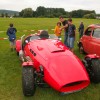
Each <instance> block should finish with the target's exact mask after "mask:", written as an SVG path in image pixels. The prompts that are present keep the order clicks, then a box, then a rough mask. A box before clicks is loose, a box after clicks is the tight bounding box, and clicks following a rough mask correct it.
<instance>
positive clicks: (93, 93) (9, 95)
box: [0, 18, 100, 100]
mask: <svg viewBox="0 0 100 100" xmlns="http://www.w3.org/2000/svg"><path fill="white" fill-rule="evenodd" d="M58 21H59V19H57V18H13V19H10V18H0V38H1V37H7V36H6V30H7V28H8V25H9V23H14V25H15V27H16V28H17V30H18V32H17V39H19V37H21V36H22V35H23V34H26V35H27V34H30V33H31V34H32V33H35V32H36V31H34V32H30V30H40V29H45V30H47V29H48V31H49V33H53V31H52V30H51V29H54V27H55V25H56V23H57V22H58ZM81 21H83V22H84V25H85V28H86V27H87V26H88V25H90V24H92V23H95V24H96V23H99V24H100V20H96V19H73V23H74V24H75V25H76V28H77V30H78V27H79V24H80V22H81ZM25 30H28V31H25ZM78 37H79V36H78V31H77V38H76V41H78V40H79V38H78ZM62 38H63V36H62ZM75 54H76V55H77V56H78V57H79V58H81V59H82V58H83V56H84V55H82V54H79V51H78V47H77V45H76V42H75ZM21 70H22V69H21V62H20V61H19V59H18V57H17V55H16V52H11V51H10V48H9V41H8V40H0V100H100V84H93V83H92V84H90V85H89V86H88V87H87V88H86V89H83V90H82V91H80V92H77V93H73V94H68V95H64V96H62V95H60V94H59V93H58V92H57V91H55V90H53V89H52V88H39V87H37V89H36V93H35V95H34V96H33V97H24V96H23V93H22V83H21Z"/></svg>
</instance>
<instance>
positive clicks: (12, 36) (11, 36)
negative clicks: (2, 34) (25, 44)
mask: <svg viewBox="0 0 100 100" xmlns="http://www.w3.org/2000/svg"><path fill="white" fill-rule="evenodd" d="M15 33H16V29H15V28H9V29H8V31H7V35H8V36H9V41H14V40H15V39H16V35H15Z"/></svg>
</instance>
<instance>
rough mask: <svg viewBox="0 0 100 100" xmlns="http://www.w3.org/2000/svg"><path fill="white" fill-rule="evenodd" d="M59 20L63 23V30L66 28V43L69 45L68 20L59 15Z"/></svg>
mask: <svg viewBox="0 0 100 100" xmlns="http://www.w3.org/2000/svg"><path fill="white" fill-rule="evenodd" d="M59 20H60V22H61V23H62V25H63V27H61V31H62V30H64V35H65V36H64V44H65V45H66V46H67V47H68V21H67V20H65V19H64V18H63V17H62V16H60V17H59Z"/></svg>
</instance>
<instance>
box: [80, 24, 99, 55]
mask: <svg viewBox="0 0 100 100" xmlns="http://www.w3.org/2000/svg"><path fill="white" fill-rule="evenodd" d="M79 49H80V52H85V53H87V54H97V55H99V56H100V24H93V25H90V26H88V28H87V29H86V30H85V32H84V35H83V36H82V38H81V39H80V42H79Z"/></svg>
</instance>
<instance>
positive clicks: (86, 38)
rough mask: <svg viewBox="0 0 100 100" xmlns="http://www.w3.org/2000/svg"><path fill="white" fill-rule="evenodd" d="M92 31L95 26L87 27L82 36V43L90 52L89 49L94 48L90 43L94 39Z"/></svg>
mask: <svg viewBox="0 0 100 100" xmlns="http://www.w3.org/2000/svg"><path fill="white" fill-rule="evenodd" d="M92 32H93V28H91V27H89V28H87V29H86V31H85V33H84V35H83V37H82V44H83V48H84V51H85V52H86V53H89V51H90V50H91V49H92V46H91V43H90V42H91V40H92Z"/></svg>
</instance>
